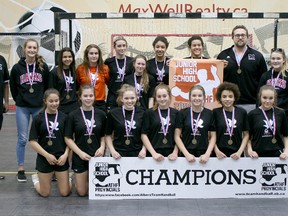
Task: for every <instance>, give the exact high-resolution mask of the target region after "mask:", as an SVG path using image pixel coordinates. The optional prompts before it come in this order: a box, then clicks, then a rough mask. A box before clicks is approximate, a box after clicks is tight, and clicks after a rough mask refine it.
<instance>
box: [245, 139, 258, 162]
mask: <svg viewBox="0 0 288 216" xmlns="http://www.w3.org/2000/svg"><path fill="white" fill-rule="evenodd" d="M247 152H248V155H249V156H250V157H251V158H258V154H257V152H255V151H253V149H252V143H251V139H250V140H248V143H247Z"/></svg>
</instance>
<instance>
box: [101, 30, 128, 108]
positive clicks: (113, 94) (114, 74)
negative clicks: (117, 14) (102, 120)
mask: <svg viewBox="0 0 288 216" xmlns="http://www.w3.org/2000/svg"><path fill="white" fill-rule="evenodd" d="M113 47H114V49H115V52H116V54H115V56H113V57H111V58H108V59H106V60H105V62H104V64H106V65H107V66H108V67H109V70H110V81H109V84H108V96H107V110H111V109H113V108H115V107H118V104H117V102H116V100H117V96H118V95H117V91H118V90H119V89H120V88H121V85H122V84H123V81H124V77H125V76H126V75H129V74H132V71H133V58H131V57H129V56H126V55H125V53H126V50H127V41H126V39H125V38H124V37H123V36H119V37H116V38H115V39H114V42H113Z"/></svg>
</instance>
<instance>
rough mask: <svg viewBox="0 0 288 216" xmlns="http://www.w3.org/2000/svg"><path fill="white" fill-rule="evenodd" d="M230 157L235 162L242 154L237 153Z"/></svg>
mask: <svg viewBox="0 0 288 216" xmlns="http://www.w3.org/2000/svg"><path fill="white" fill-rule="evenodd" d="M230 157H231V158H232V159H234V160H238V159H239V158H240V157H241V153H240V152H235V153H233V154H231V155H230Z"/></svg>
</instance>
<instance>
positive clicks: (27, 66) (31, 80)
mask: <svg viewBox="0 0 288 216" xmlns="http://www.w3.org/2000/svg"><path fill="white" fill-rule="evenodd" d="M35 68H36V63H35V62H34V63H33V71H32V76H31V74H30V71H29V64H27V63H26V71H27V76H28V79H29V85H30V88H32V85H33V82H34V74H35Z"/></svg>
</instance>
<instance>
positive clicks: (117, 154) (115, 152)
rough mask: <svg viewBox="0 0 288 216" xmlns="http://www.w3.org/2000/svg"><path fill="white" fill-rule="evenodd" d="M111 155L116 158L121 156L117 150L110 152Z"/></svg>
mask: <svg viewBox="0 0 288 216" xmlns="http://www.w3.org/2000/svg"><path fill="white" fill-rule="evenodd" d="M111 155H112V157H113V158H115V159H117V160H118V159H120V158H121V155H120V154H119V153H118V152H117V151H114V152H111Z"/></svg>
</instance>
